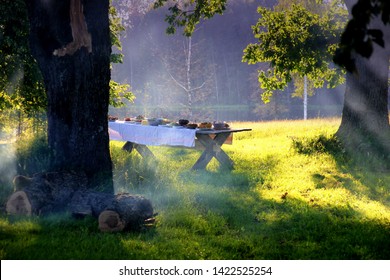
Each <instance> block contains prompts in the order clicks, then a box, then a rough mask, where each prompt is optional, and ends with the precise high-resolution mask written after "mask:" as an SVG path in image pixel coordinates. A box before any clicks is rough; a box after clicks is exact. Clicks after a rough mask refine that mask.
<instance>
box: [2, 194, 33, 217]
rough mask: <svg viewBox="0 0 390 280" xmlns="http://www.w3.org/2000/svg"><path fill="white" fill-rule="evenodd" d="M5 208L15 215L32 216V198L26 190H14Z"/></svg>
mask: <svg viewBox="0 0 390 280" xmlns="http://www.w3.org/2000/svg"><path fill="white" fill-rule="evenodd" d="M5 209H6V211H7V213H9V214H13V215H26V216H30V215H31V214H32V207H31V203H30V200H29V199H28V197H27V194H26V193H25V192H24V191H17V192H14V193H13V194H12V195H11V196H10V198H9V199H8V201H7V205H6V207H5Z"/></svg>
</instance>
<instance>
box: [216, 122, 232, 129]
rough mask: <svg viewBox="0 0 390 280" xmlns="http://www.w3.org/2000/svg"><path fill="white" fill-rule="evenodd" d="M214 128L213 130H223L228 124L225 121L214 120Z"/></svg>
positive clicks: (227, 127) (228, 127)
mask: <svg viewBox="0 0 390 280" xmlns="http://www.w3.org/2000/svg"><path fill="white" fill-rule="evenodd" d="M214 129H215V130H225V129H230V126H229V124H228V123H226V122H214Z"/></svg>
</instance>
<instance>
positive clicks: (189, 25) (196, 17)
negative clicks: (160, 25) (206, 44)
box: [153, 0, 227, 36]
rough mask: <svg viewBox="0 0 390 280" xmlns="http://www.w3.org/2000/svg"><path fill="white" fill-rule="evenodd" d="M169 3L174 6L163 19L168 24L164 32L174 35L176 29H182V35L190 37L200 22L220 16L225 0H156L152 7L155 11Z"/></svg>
mask: <svg viewBox="0 0 390 280" xmlns="http://www.w3.org/2000/svg"><path fill="white" fill-rule="evenodd" d="M171 2H173V3H174V4H173V5H172V6H170V7H169V8H168V11H169V14H168V15H167V16H166V18H165V21H166V22H167V23H168V27H167V30H166V32H167V33H168V34H174V33H175V32H176V29H177V28H183V34H184V35H186V36H191V34H192V33H193V32H194V30H195V27H196V25H197V24H198V23H199V22H200V21H201V20H203V19H209V18H211V17H213V16H214V15H215V14H222V13H223V11H224V10H225V8H226V2H227V0H208V1H206V0H189V1H177V0H175V1H168V0H157V1H156V2H155V3H154V6H153V7H154V8H155V9H157V8H160V7H162V6H164V5H165V4H167V3H171Z"/></svg>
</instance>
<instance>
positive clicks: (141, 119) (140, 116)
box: [135, 115, 145, 122]
mask: <svg viewBox="0 0 390 280" xmlns="http://www.w3.org/2000/svg"><path fill="white" fill-rule="evenodd" d="M143 120H145V117H144V116H142V115H138V116H137V117H135V121H136V122H142V121H143Z"/></svg>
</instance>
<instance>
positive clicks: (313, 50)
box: [243, 5, 343, 102]
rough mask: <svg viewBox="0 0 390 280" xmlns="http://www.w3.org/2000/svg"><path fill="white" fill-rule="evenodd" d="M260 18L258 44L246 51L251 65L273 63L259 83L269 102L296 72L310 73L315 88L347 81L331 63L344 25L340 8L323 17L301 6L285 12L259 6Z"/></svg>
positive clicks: (245, 53) (302, 75) (250, 46)
mask: <svg viewBox="0 0 390 280" xmlns="http://www.w3.org/2000/svg"><path fill="white" fill-rule="evenodd" d="M258 13H259V14H260V16H261V17H260V18H259V20H258V22H257V24H256V25H255V26H253V27H252V29H253V33H254V36H255V38H256V39H257V40H258V43H254V44H249V45H248V46H247V47H246V48H245V50H244V56H243V61H244V62H247V63H248V64H256V63H260V62H269V63H270V66H271V68H270V69H268V70H267V71H264V70H260V71H259V75H258V78H259V83H260V86H261V88H263V89H264V90H265V91H264V93H263V100H264V101H265V102H267V101H269V98H270V97H271V96H272V93H273V91H275V90H282V89H284V88H285V87H286V86H287V85H288V83H289V82H290V81H291V80H292V79H293V76H294V75H298V76H300V77H304V76H307V77H308V78H309V80H311V81H312V82H313V84H314V87H316V88H319V87H323V86H324V84H325V82H327V86H328V87H335V86H337V85H339V84H340V83H342V82H343V73H342V71H341V69H339V68H338V67H333V66H332V65H331V61H332V57H333V54H334V51H335V49H336V44H337V42H338V39H339V36H340V34H341V28H340V25H339V24H336V23H335V20H336V18H337V17H335V13H336V11H334V10H332V9H329V10H327V12H326V13H324V14H323V15H322V16H319V15H318V14H315V13H312V12H310V11H308V10H307V9H305V8H304V7H303V6H301V5H293V6H292V7H291V9H288V10H285V11H276V10H269V9H267V8H264V7H259V8H258Z"/></svg>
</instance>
